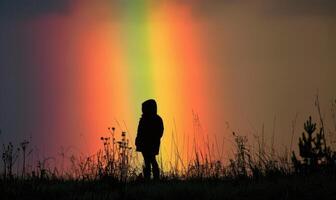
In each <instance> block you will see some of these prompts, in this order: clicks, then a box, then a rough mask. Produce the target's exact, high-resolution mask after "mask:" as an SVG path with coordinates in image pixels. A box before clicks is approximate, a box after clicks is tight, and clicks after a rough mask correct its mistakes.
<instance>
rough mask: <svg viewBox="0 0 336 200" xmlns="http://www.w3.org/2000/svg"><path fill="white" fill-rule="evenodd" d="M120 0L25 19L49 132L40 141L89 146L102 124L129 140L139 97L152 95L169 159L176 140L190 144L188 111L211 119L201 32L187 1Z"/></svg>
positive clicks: (94, 144) (182, 145)
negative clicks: (110, 4)
mask: <svg viewBox="0 0 336 200" xmlns="http://www.w3.org/2000/svg"><path fill="white" fill-rule="evenodd" d="M125 2H126V3H122V5H121V6H120V9H118V12H117V13H111V8H109V7H108V5H106V3H103V1H97V2H96V3H93V2H92V1H91V2H90V1H83V3H81V4H79V3H78V5H77V4H76V5H75V6H74V10H73V12H72V13H71V15H69V16H49V17H46V18H43V19H40V20H35V21H33V22H32V23H31V24H29V27H33V30H35V32H34V33H33V34H32V37H36V38H35V39H36V40H39V41H40V42H38V43H37V44H35V54H34V55H32V57H33V58H32V60H33V61H34V63H36V64H37V65H39V66H43V67H41V71H39V72H36V73H39V75H38V77H44V78H43V80H40V81H36V82H35V83H36V85H39V84H42V83H43V84H44V86H43V87H42V89H41V92H40V94H41V98H40V99H41V104H39V109H40V114H39V116H40V120H38V121H39V122H38V123H36V127H39V130H40V131H42V132H48V133H49V134H50V135H51V136H48V137H45V138H44V139H45V140H47V139H48V138H49V139H50V138H52V140H53V141H54V143H56V144H60V143H61V144H64V145H67V144H69V145H70V144H72V143H74V141H78V143H81V145H79V146H82V150H83V149H84V151H87V152H88V153H89V152H94V151H96V150H97V149H98V148H99V147H100V145H101V144H100V141H99V139H98V138H99V137H100V136H101V135H103V134H106V133H107V132H106V129H107V127H109V126H115V127H116V128H120V129H123V130H126V131H127V132H129V137H130V139H131V141H132V140H134V137H135V134H136V128H137V123H138V120H139V117H140V116H141V107H140V106H141V103H142V102H143V101H145V100H147V99H150V98H154V99H156V100H157V102H158V112H159V114H160V115H161V116H162V118H163V119H164V123H165V135H164V138H163V141H162V142H163V144H162V151H161V152H162V155H163V157H164V158H166V160H168V159H170V158H169V155H171V154H172V151H175V150H174V149H176V148H175V147H176V146H179V147H180V149H182V150H183V149H187V148H189V149H190V148H191V147H192V144H191V143H192V140H195V137H196V136H195V131H194V129H195V127H194V124H193V122H194V121H193V116H192V112H195V113H198V114H199V115H200V116H201V118H203V119H205V122H208V121H211V120H212V119H211V117H210V116H211V114H210V113H209V104H210V102H209V98H208V96H207V89H209V85H208V82H209V81H210V80H209V75H208V72H207V69H206V64H205V63H206V57H205V56H204V52H203V51H204V49H205V47H204V45H203V44H202V43H201V40H200V38H202V37H205V36H204V35H202V32H201V31H200V28H199V25H198V22H197V20H195V19H194V18H195V17H194V16H193V12H192V8H191V7H190V6H188V5H187V4H178V3H161V4H160V5H158V4H157V3H155V1H150V0H147V1H146V0H145V1H137V3H134V2H132V3H131V1H125ZM92 16H95V17H92ZM109 18H113V19H112V20H110V19H109ZM45 44H47V45H45ZM41 55H42V56H41ZM46 66H48V67H46ZM46 116H49V117H46ZM205 124H206V123H205ZM41 126H42V128H41ZM79 135H80V136H79ZM197 137H198V136H197ZM202 137H204V136H202ZM199 139H200V138H198V139H196V140H199ZM203 139H204V138H203ZM172 140H174V142H172ZM173 143H174V144H173ZM194 148H196V147H195V146H194ZM197 148H201V147H197ZM182 150H181V151H182ZM190 151H191V150H190ZM187 154H188V153H185V155H186V156H187Z"/></svg>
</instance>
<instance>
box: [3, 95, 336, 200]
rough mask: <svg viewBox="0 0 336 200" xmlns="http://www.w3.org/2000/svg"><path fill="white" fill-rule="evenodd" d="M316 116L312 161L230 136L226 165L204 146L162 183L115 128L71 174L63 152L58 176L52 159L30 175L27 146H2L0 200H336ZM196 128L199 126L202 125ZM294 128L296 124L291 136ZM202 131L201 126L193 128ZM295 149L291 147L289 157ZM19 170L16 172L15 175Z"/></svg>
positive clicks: (335, 177)
mask: <svg viewBox="0 0 336 200" xmlns="http://www.w3.org/2000/svg"><path fill="white" fill-rule="evenodd" d="M317 101H318V98H317ZM335 105H336V101H335V102H334V103H333V107H332V111H333V113H332V116H333V117H334V116H335V113H334V112H335V109H334V108H335ZM317 108H318V113H319V116H320V119H319V121H320V123H319V124H315V125H314V123H313V122H312V121H311V118H310V119H309V120H310V122H309V123H310V125H311V126H312V127H313V126H314V127H315V126H319V127H318V128H319V129H318V130H320V132H319V133H318V134H317V135H318V138H320V139H321V138H322V139H323V143H321V142H317V141H318V140H316V139H314V138H311V140H309V143H306V144H305V145H308V146H309V147H310V149H311V150H310V151H311V152H312V154H309V153H308V154H307V153H305V155H303V154H302V152H300V154H299V155H300V156H301V157H299V156H298V157H297V158H296V157H295V162H294V161H292V160H291V159H290V158H289V157H290V155H291V154H292V152H285V153H284V154H282V155H279V154H277V153H276V152H275V150H274V148H273V143H274V141H272V145H270V148H267V147H266V145H265V141H264V138H263V135H264V133H262V138H257V142H258V147H257V149H252V150H251V148H250V145H249V141H248V139H247V137H246V136H243V135H240V134H238V133H233V135H232V137H233V141H234V144H235V147H234V151H233V156H232V157H231V159H230V160H229V163H228V164H226V165H225V164H223V162H222V161H221V160H220V159H218V160H216V159H215V156H214V155H215V153H214V151H216V152H218V151H219V150H218V149H212V148H210V145H209V141H207V144H208V150H207V151H204V152H199V151H197V150H196V148H195V150H194V153H193V155H192V156H190V158H191V160H189V161H188V162H187V163H182V160H181V159H180V158H181V156H180V155H179V151H178V150H176V151H175V154H176V155H175V158H176V159H175V161H179V162H180V163H179V162H174V163H175V165H173V164H171V167H170V168H169V169H168V170H165V171H162V172H161V180H160V181H149V182H145V181H144V180H143V178H142V174H141V171H142V170H141V165H140V164H139V162H138V160H137V158H136V157H135V156H134V151H133V150H132V148H131V147H130V145H129V140H128V138H127V134H126V133H125V132H122V133H121V139H120V141H117V140H116V137H115V135H116V133H115V128H109V129H108V130H109V136H108V137H101V138H100V140H101V142H102V149H101V150H99V151H98V152H97V154H95V155H92V156H89V157H74V156H71V157H70V158H69V160H70V167H68V168H67V170H65V167H64V162H65V161H64V160H65V153H64V150H62V151H61V152H62V154H61V156H62V162H61V168H56V167H54V168H52V167H50V166H48V161H49V160H52V159H53V158H45V159H42V160H39V161H38V162H37V163H36V166H33V167H32V166H27V163H26V160H27V156H29V155H31V153H32V150H31V149H30V148H29V141H27V140H25V141H23V142H22V143H20V146H19V147H18V148H16V147H14V145H13V144H12V143H9V144H7V145H5V144H3V151H2V161H3V171H2V174H1V178H0V198H1V199H160V200H164V199H251V198H257V199H312V200H313V199H314V200H316V199H331V198H330V197H335V196H336V191H335V190H334V188H335V187H336V156H335V157H332V156H329V157H328V163H326V159H325V158H326V157H325V156H324V154H321V151H319V149H318V148H317V146H316V144H320V143H321V144H327V142H326V139H325V138H326V137H325V136H324V135H321V134H322V133H324V129H325V128H324V123H323V122H324V120H323V118H322V115H321V112H320V109H319V106H318V104H317ZM197 119H198V118H197ZM333 120H334V118H333ZM295 121H296V120H295ZM334 121H335V120H334ZM196 122H197V123H199V121H198V120H196ZM295 123H296V122H293V124H292V130H293V131H292V134H294V127H295ZM335 123H336V121H335ZM274 124H275V118H274ZM199 126H200V125H199V124H196V127H199ZM335 127H336V126H335ZM199 129H200V128H199ZM199 129H198V130H199ZM305 129H307V127H306V126H305ZM314 130H315V128H314ZM335 130H336V128H335ZM311 134H313V131H312V132H311ZM301 143H302V141H301ZM330 143H331V142H330ZM292 144H293V141H291V144H290V149H292ZM294 144H295V143H294ZM300 145H301V146H302V145H303V144H300ZM311 145H313V146H311ZM320 146H321V145H320ZM301 149H302V147H301ZM324 151H325V152H326V153H325V154H326V155H336V152H335V150H334V149H332V148H331V146H328V147H327V146H324ZM307 155H308V157H307ZM311 155H316V156H315V157H311ZM20 156H21V157H22V160H23V162H22V163H20V165H19V164H18V163H16V161H17V160H18V158H19V157H20ZM309 156H310V157H309ZM308 160H314V165H312V166H313V167H314V168H312V169H314V170H309V169H310V168H309V167H310V162H308ZM293 162H294V163H293ZM298 163H299V164H298ZM14 166H16V169H17V170H14ZM178 166H183V167H180V168H178ZM298 167H299V170H297V168H298ZM300 167H301V168H300Z"/></svg>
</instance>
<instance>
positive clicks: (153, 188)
mask: <svg viewBox="0 0 336 200" xmlns="http://www.w3.org/2000/svg"><path fill="white" fill-rule="evenodd" d="M0 188H1V199H50V200H51V199H148V200H150V199H160V200H165V199H167V200H168V199H169V200H170V199H237V200H238V199H240V200H241V199H265V200H266V199H312V200H317V199H319V200H321V199H335V198H336V190H335V188H336V177H335V175H332V176H331V175H330V174H328V175H326V174H315V175H309V176H288V177H272V178H263V179H260V180H253V179H241V180H238V179H236V180H188V181H178V180H169V181H164V180H162V181H159V182H141V181H135V182H129V183H127V184H125V183H117V182H113V181H60V180H54V181H50V180H49V181H41V180H36V181H34V180H25V181H20V180H17V181H15V180H12V181H9V182H8V181H7V182H4V181H2V182H1V187H0Z"/></svg>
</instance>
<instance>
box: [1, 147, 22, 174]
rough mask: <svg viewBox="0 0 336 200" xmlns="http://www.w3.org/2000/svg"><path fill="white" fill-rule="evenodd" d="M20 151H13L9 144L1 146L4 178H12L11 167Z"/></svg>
mask: <svg viewBox="0 0 336 200" xmlns="http://www.w3.org/2000/svg"><path fill="white" fill-rule="evenodd" d="M19 151H20V149H19V148H17V149H16V150H15V149H14V146H13V144H12V143H11V142H9V143H8V145H3V153H2V161H3V164H4V178H5V179H6V178H12V177H13V166H14V164H15V162H16V160H17V158H18V154H19Z"/></svg>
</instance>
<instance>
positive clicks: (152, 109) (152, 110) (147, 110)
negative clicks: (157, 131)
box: [142, 99, 157, 115]
mask: <svg viewBox="0 0 336 200" xmlns="http://www.w3.org/2000/svg"><path fill="white" fill-rule="evenodd" d="M156 112H157V106H156V102H155V100H154V99H149V100H147V101H145V102H143V103H142V113H143V114H144V115H156Z"/></svg>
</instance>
